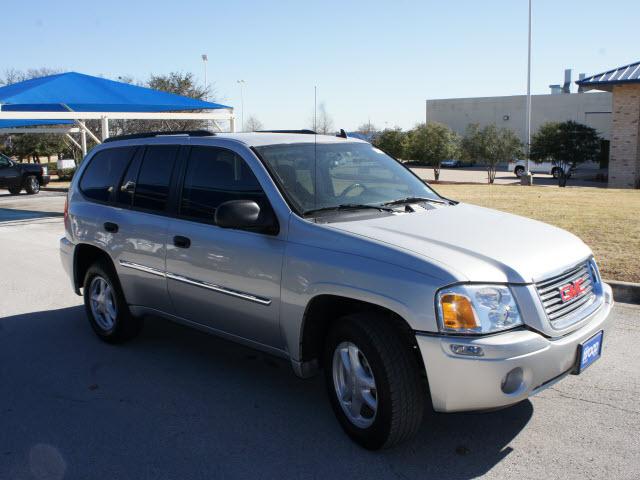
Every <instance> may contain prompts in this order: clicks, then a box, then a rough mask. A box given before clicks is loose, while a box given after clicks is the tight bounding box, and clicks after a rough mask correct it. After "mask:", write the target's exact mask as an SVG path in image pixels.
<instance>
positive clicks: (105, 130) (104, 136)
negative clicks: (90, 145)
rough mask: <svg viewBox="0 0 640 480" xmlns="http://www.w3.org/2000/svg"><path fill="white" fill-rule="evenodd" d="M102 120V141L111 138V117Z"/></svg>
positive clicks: (104, 117)
mask: <svg viewBox="0 0 640 480" xmlns="http://www.w3.org/2000/svg"><path fill="white" fill-rule="evenodd" d="M101 120H102V141H104V140H106V139H107V138H109V117H107V116H103V117H102V118H101Z"/></svg>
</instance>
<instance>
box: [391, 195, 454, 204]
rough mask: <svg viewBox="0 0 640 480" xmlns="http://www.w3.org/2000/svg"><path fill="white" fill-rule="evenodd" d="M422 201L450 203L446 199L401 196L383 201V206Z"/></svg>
mask: <svg viewBox="0 0 640 480" xmlns="http://www.w3.org/2000/svg"><path fill="white" fill-rule="evenodd" d="M421 202H431V203H441V204H443V205H449V202H447V201H444V200H438V199H437V198H426V197H407V198H400V199H398V200H392V201H390V202H386V203H383V204H382V206H386V205H400V204H401V203H421Z"/></svg>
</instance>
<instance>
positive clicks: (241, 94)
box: [236, 80, 246, 132]
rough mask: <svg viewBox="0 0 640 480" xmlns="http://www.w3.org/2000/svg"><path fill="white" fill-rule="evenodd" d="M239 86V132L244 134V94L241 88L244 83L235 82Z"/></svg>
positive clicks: (240, 81) (241, 81)
mask: <svg viewBox="0 0 640 480" xmlns="http://www.w3.org/2000/svg"><path fill="white" fill-rule="evenodd" d="M236 82H237V83H238V85H240V131H242V132H244V92H243V91H242V90H243V87H244V84H245V83H246V82H245V81H244V80H236Z"/></svg>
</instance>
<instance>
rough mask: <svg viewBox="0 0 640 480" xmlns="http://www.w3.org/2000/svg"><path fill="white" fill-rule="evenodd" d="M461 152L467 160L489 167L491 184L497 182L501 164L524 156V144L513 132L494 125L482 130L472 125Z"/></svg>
mask: <svg viewBox="0 0 640 480" xmlns="http://www.w3.org/2000/svg"><path fill="white" fill-rule="evenodd" d="M460 150H461V152H462V157H463V158H464V159H465V160H469V161H474V162H480V163H482V164H483V165H485V166H486V167H487V181H488V182H489V183H493V182H494V181H495V179H496V170H497V168H498V165H499V164H500V163H501V162H509V161H510V160H513V159H514V158H516V157H518V156H521V155H522V154H523V151H522V142H521V141H520V139H519V138H518V137H517V135H516V134H515V133H514V132H513V130H510V129H508V128H497V127H496V126H495V125H493V124H491V125H487V126H486V127H484V128H480V126H479V125H478V124H477V123H470V124H469V125H468V126H467V129H466V131H465V135H464V137H463V139H462V141H461V142H460Z"/></svg>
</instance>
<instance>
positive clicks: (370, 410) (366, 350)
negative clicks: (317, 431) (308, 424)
mask: <svg viewBox="0 0 640 480" xmlns="http://www.w3.org/2000/svg"><path fill="white" fill-rule="evenodd" d="M324 370H325V375H326V383H327V390H328V393H329V399H330V401H331V405H332V407H333V410H334V413H335V414H336V416H337V418H338V421H339V422H340V425H341V426H342V428H343V429H344V431H345V432H346V433H347V435H349V436H350V437H351V438H352V439H353V440H354V441H355V442H357V443H359V444H360V445H362V446H363V447H365V448H367V449H370V450H377V449H380V448H388V447H391V446H393V445H396V444H398V443H400V442H403V441H406V440H409V439H410V438H412V437H413V436H415V434H416V433H417V431H418V429H419V428H420V425H421V423H422V418H423V415H424V411H425V408H426V398H427V388H428V387H427V386H426V382H425V381H424V380H423V379H422V377H421V368H420V365H419V363H418V360H417V358H416V356H415V354H414V352H413V351H412V349H411V347H410V346H409V345H408V344H407V342H406V341H403V339H402V337H401V335H400V334H399V332H397V331H396V329H395V328H394V327H393V326H392V325H391V324H390V323H389V322H388V320H387V319H386V318H383V317H382V316H377V315H375V314H364V313H363V314H355V315H349V316H346V317H343V318H341V319H338V320H337V322H336V324H335V325H334V327H333V328H332V329H331V331H330V333H329V336H328V340H327V343H326V345H325V355H324Z"/></svg>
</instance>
